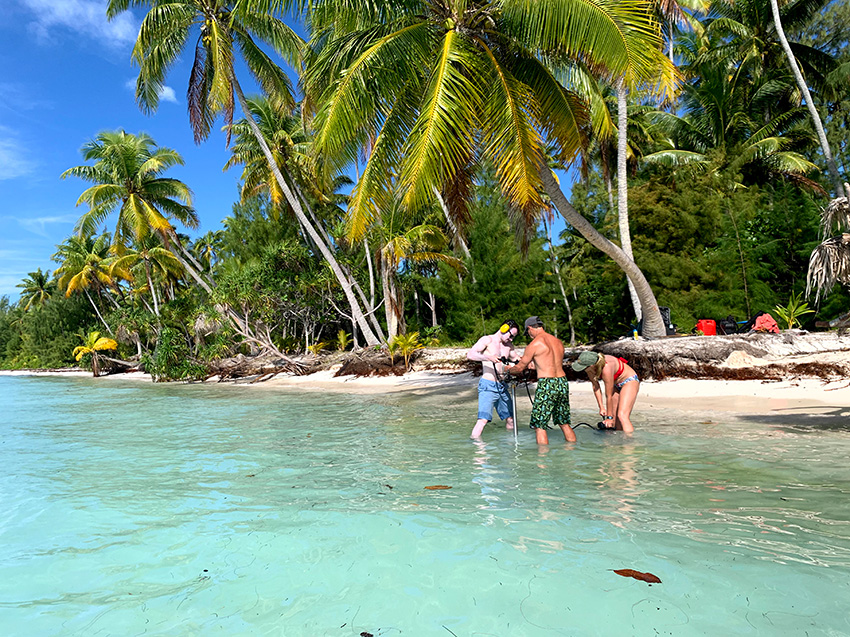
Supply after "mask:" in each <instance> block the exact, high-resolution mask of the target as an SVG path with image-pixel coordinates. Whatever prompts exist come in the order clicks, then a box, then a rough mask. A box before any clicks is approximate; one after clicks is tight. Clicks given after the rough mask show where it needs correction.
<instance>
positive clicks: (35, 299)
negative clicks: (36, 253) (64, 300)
mask: <svg viewBox="0 0 850 637" xmlns="http://www.w3.org/2000/svg"><path fill="white" fill-rule="evenodd" d="M15 287H19V288H21V289H22V292H21V301H20V302H21V303H23V304H24V312H29V310H30V308H31V307H41V306H42V305H44V304H45V303H47V301H48V300H49V299H50V295H51V294H53V290H54V289H55V288H56V284H55V283H54V282H53V279H51V278H50V270H48V271H47V272H42V271H41V268H38V269H37V270H36V271H35V272H30V273H29V274H27V276H26V277H24V279H23V281H21V282H20V283H18V285H16V286H15Z"/></svg>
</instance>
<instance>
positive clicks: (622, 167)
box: [617, 79, 642, 320]
mask: <svg viewBox="0 0 850 637" xmlns="http://www.w3.org/2000/svg"><path fill="white" fill-rule="evenodd" d="M627 98H628V89H626V84H625V82H624V80H623V79H620V81H619V82H617V217H618V220H619V222H620V245H621V246H623V252H625V253H626V256H627V257H629V259H631V260H632V261H634V259H635V258H634V255H633V254H632V233H631V230H630V229H629V175H628V170H627V169H628V159H629V157H628V143H629V110H628V109H629V104H628V99H627ZM627 282H628V284H629V296H630V297H631V299H632V308H633V309H634V311H635V316H637V318H638V320H640V319H641V317H642V314H641V307H640V299H638V295H637V291H636V290H635V286H634V284H633V283H632V280H631V279H627Z"/></svg>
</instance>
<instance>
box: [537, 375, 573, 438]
mask: <svg viewBox="0 0 850 637" xmlns="http://www.w3.org/2000/svg"><path fill="white" fill-rule="evenodd" d="M550 418H552V420H554V421H555V424H556V425H569V424H570V389H569V385H568V383H567V378H566V376H561V377H560V378H541V379H540V380H538V381H537V393H535V394H534V408H533V409H532V410H531V424H530V425H529V426H530V427H531V428H532V429H549V419H550Z"/></svg>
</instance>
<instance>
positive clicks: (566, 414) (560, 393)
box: [552, 378, 576, 442]
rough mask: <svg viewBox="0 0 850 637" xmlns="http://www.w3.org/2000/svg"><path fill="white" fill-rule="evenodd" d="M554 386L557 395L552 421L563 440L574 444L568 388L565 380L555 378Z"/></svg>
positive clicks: (574, 437) (574, 436) (574, 435)
mask: <svg viewBox="0 0 850 637" xmlns="http://www.w3.org/2000/svg"><path fill="white" fill-rule="evenodd" d="M554 384H555V386H556V388H557V393H556V395H555V399H554V403H555V406H554V409H553V411H552V420H553V421H554V422H555V424H556V425H558V426H559V427H560V428H561V431H562V432H563V434H564V440H566V441H567V442H576V434H575V432H574V431H573V428H572V427H571V426H570V387H569V383H568V381H567V379H566V378H556V379H555V383H554Z"/></svg>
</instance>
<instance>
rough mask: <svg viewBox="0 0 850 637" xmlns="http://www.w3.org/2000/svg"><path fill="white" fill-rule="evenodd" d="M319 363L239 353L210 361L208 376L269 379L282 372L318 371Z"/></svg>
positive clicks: (256, 379) (297, 374)
mask: <svg viewBox="0 0 850 637" xmlns="http://www.w3.org/2000/svg"><path fill="white" fill-rule="evenodd" d="M316 367H317V365H316V364H315V363H311V362H309V361H305V360H300V361H296V360H294V359H281V358H275V357H269V356H245V355H244V354H238V355H236V356H234V357H232V358H224V359H221V360H218V361H214V362H213V363H210V365H209V370H208V373H207V377H206V378H205V380H209V379H210V378H213V377H218V380H219V381H223V380H234V379H237V378H242V379H248V378H250V379H251V382H259V381H260V380H267V379H268V378H271V377H272V376H275V375H277V374H281V373H288V374H295V375H296V376H301V375H303V374H309V373H311V371H316V369H315V368H316Z"/></svg>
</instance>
